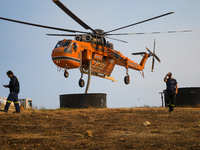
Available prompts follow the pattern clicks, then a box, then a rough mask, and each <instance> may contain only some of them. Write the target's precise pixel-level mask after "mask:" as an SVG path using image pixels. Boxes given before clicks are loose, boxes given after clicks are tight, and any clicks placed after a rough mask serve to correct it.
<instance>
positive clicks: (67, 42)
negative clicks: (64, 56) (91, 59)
mask: <svg viewBox="0 0 200 150" xmlns="http://www.w3.org/2000/svg"><path fill="white" fill-rule="evenodd" d="M70 42H71V41H66V42H65V44H64V45H63V47H65V49H64V51H63V53H68V54H71V53H72V45H73V42H71V43H70ZM69 44H70V45H69ZM68 45H69V46H68ZM67 46H68V47H67Z"/></svg>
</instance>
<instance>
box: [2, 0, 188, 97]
mask: <svg viewBox="0 0 200 150" xmlns="http://www.w3.org/2000/svg"><path fill="white" fill-rule="evenodd" d="M53 2H54V3H55V4H56V5H57V6H58V7H60V8H61V9H62V10H63V11H64V12H65V13H66V14H67V15H69V16H70V17H71V18H72V19H74V20H75V21H76V22H77V23H79V24H80V25H81V26H82V27H83V28H85V29H86V30H87V29H89V30H91V31H92V32H83V31H77V30H69V29H63V28H57V27H50V26H45V25H39V24H34V23H28V22H23V21H18V20H13V19H8V18H3V17H0V19H3V20H6V21H11V22H16V23H21V24H26V25H31V26H36V27H41V28H48V29H53V30H59V31H65V32H71V33H79V34H78V35H77V34H47V35H49V36H74V37H75V39H74V40H66V39H64V40H61V41H59V42H58V43H57V44H56V46H55V48H54V49H53V51H52V55H51V56H52V60H53V62H54V64H55V65H56V66H58V67H59V68H64V76H65V77H66V78H67V77H68V76H69V73H68V70H70V69H76V68H79V69H80V72H81V78H80V80H79V86H80V87H83V86H84V84H85V83H84V80H83V79H82V78H83V74H87V75H88V81H87V86H86V90H85V93H88V90H89V85H90V79H91V75H93V76H97V77H101V78H105V79H109V80H112V81H116V80H115V79H114V78H113V77H110V75H111V73H112V71H113V69H114V67H115V65H119V66H122V67H125V68H126V76H125V77H124V82H125V84H129V83H130V77H129V74H128V69H133V70H137V71H142V70H143V69H144V66H145V63H146V61H147V59H148V58H149V57H150V56H152V57H153V59H152V71H153V67H154V60H155V59H157V60H158V61H159V62H160V59H159V58H158V56H157V55H156V54H155V40H154V50H153V52H151V51H150V50H149V49H148V48H146V49H147V51H148V52H149V53H146V52H140V53H132V54H133V55H142V56H143V58H142V60H141V62H140V63H139V64H138V63H136V62H134V61H132V60H131V59H129V58H128V57H126V56H124V55H122V54H121V53H120V52H119V51H116V50H114V49H113V44H112V43H109V42H107V41H106V38H110V37H108V36H111V35H134V34H145V33H120V34H111V32H114V31H117V30H121V29H124V28H127V27H131V26H134V25H137V24H140V23H144V22H147V21H150V20H154V19H157V18H160V17H163V16H167V15H170V14H172V13H174V12H169V13H166V14H163V15H159V16H156V17H153V18H150V19H146V20H143V21H140V22H137V23H134V24H130V25H127V26H124V27H120V28H117V29H114V30H110V31H107V32H104V31H103V30H101V29H95V30H94V29H93V28H91V27H90V26H88V25H87V24H86V23H84V22H83V21H82V20H81V19H79V18H78V17H77V16H76V15H75V14H73V13H72V12H71V11H70V10H69V9H68V8H67V7H65V6H64V5H63V4H62V3H61V2H60V1H59V0H53ZM173 32H176V31H168V32H167V33H173ZM179 32H190V31H189V30H185V31H179ZM157 33H158V32H152V34H157ZM110 39H113V40H117V41H121V42H125V43H127V42H126V41H123V40H119V39H115V38H110Z"/></svg>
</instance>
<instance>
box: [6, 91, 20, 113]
mask: <svg viewBox="0 0 200 150" xmlns="http://www.w3.org/2000/svg"><path fill="white" fill-rule="evenodd" d="M12 102H13V103H14V104H15V109H16V111H17V112H20V108H19V100H18V93H15V92H10V94H9V95H8V98H7V101H6V105H5V110H8V109H9V106H10V104H11V103H12Z"/></svg>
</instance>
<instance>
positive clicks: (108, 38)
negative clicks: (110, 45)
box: [106, 37, 128, 43]
mask: <svg viewBox="0 0 200 150" xmlns="http://www.w3.org/2000/svg"><path fill="white" fill-rule="evenodd" d="M106 38H108V39H112V40H115V41H120V42H124V43H128V42H127V41H123V40H119V39H116V38H111V37H106Z"/></svg>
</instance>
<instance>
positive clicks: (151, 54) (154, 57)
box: [146, 39, 161, 72]
mask: <svg viewBox="0 0 200 150" xmlns="http://www.w3.org/2000/svg"><path fill="white" fill-rule="evenodd" d="M155 46H156V40H155V39H154V46H153V53H152V52H151V51H150V50H149V49H148V48H147V47H146V50H147V51H148V52H149V56H152V66H151V72H153V70H154V63H155V59H156V60H157V61H158V62H159V63H160V62H161V60H160V59H159V58H158V56H157V55H156V54H155Z"/></svg>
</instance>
